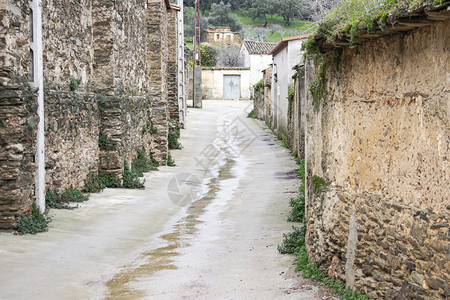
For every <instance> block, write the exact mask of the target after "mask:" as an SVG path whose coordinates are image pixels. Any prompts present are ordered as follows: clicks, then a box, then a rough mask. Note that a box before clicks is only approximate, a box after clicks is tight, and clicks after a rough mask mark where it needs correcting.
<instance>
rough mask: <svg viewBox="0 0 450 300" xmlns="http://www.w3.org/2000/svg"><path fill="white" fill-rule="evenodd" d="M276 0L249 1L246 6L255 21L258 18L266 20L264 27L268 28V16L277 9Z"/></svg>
mask: <svg viewBox="0 0 450 300" xmlns="http://www.w3.org/2000/svg"><path fill="white" fill-rule="evenodd" d="M274 4H275V1H274V0H247V1H246V2H245V4H244V6H245V8H246V10H247V12H248V14H249V15H250V17H251V18H252V20H255V19H256V18H264V21H265V23H264V27H266V26H267V15H270V14H272V13H273V10H274V9H275V5H274Z"/></svg>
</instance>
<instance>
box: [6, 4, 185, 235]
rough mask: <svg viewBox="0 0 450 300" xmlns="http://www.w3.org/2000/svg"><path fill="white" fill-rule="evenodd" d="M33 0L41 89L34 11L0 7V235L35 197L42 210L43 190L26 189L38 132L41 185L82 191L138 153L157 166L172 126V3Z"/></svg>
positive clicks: (175, 113) (31, 184)
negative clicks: (94, 175)
mask: <svg viewBox="0 0 450 300" xmlns="http://www.w3.org/2000/svg"><path fill="white" fill-rule="evenodd" d="M35 2H36V3H38V4H36V7H37V5H39V8H41V9H42V44H41V46H42V48H41V49H43V51H42V58H43V64H42V66H43V71H42V73H43V91H42V93H40V91H39V88H38V86H37V83H36V74H35V73H36V71H38V70H39V63H38V62H39V58H38V59H36V57H35V55H36V53H35V52H36V51H35V50H34V49H38V50H39V48H36V44H38V42H39V37H40V36H37V35H36V34H39V31H37V30H36V28H40V26H38V24H39V23H37V22H38V21H39V18H37V16H38V15H37V14H35V11H36V10H37V9H36V8H34V10H30V5H29V1H25V0H14V1H13V0H4V1H2V2H1V3H0V47H1V49H2V51H1V53H0V62H1V63H0V81H1V83H2V84H1V85H0V101H1V103H0V123H1V126H0V230H1V229H12V228H14V226H15V224H16V221H17V217H18V216H20V215H21V214H23V213H26V212H28V211H29V210H30V207H31V203H32V202H33V201H34V200H33V199H34V198H37V199H36V202H37V204H38V205H39V206H40V207H41V208H43V205H44V199H42V198H43V197H42V195H43V191H42V189H41V191H39V193H40V194H39V193H38V192H36V193H35V187H37V186H38V183H37V182H36V181H35V178H36V172H38V173H39V159H38V156H36V161H35V153H36V147H37V146H36V135H39V130H40V129H43V137H44V141H45V142H44V143H43V147H42V149H43V151H45V152H44V153H43V154H44V155H43V156H42V157H45V189H54V188H58V189H59V190H60V191H64V190H65V189H67V188H69V187H71V186H73V187H74V188H80V189H81V188H83V184H84V180H85V179H86V177H87V175H88V174H89V173H90V172H93V171H94V172H95V171H97V170H99V171H101V172H103V173H106V174H110V175H114V176H116V177H119V178H120V177H121V175H122V173H123V168H124V162H129V161H131V160H132V159H133V158H134V157H135V156H136V151H137V149H142V148H144V149H145V151H146V153H147V154H148V155H150V154H152V155H154V157H155V158H156V159H157V160H159V161H160V162H161V163H165V161H166V159H167V153H168V141H167V140H168V133H169V130H170V128H169V125H168V120H169V119H173V120H174V121H175V122H177V121H178V120H179V113H180V105H179V102H178V101H179V99H178V90H177V76H179V75H178V66H177V65H178V61H177V51H178V49H177V11H179V10H180V7H179V6H177V5H174V4H171V3H170V2H169V1H167V0H145V1H144V0H124V1H112V0H83V1H77V2H74V1H60V0H47V1H45V2H40V1H37V0H35V1H34V2H33V3H35ZM181 3H182V1H181ZM40 5H42V7H40ZM33 32H34V33H33ZM181 51H182V53H184V49H182V50H181ZM182 56H183V55H182ZM38 95H43V98H44V105H40V106H39V107H40V108H42V109H43V121H44V122H43V123H38V122H39V116H37V115H36V111H37V107H38V105H37V101H36V97H37V96H38ZM38 111H39V110H38ZM38 124H44V126H39V125H38ZM44 149H45V150H44ZM38 153H39V151H38ZM41 159H42V158H41ZM37 169H38V170H37ZM43 171H44V170H42V167H41V170H40V172H42V173H41V174H44V173H43ZM38 179H39V178H38ZM38 181H39V180H38Z"/></svg>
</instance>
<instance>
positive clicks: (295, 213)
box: [287, 193, 305, 222]
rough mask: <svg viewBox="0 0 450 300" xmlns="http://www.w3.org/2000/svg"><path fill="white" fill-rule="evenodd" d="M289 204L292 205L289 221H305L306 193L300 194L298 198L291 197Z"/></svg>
mask: <svg viewBox="0 0 450 300" xmlns="http://www.w3.org/2000/svg"><path fill="white" fill-rule="evenodd" d="M289 205H290V206H291V207H292V209H291V211H290V212H289V215H288V218H287V219H288V221H289V222H304V220H305V195H304V194H301V193H300V194H299V195H298V196H297V198H291V200H290V201H289Z"/></svg>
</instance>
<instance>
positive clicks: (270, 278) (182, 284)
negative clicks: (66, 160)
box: [0, 101, 327, 299]
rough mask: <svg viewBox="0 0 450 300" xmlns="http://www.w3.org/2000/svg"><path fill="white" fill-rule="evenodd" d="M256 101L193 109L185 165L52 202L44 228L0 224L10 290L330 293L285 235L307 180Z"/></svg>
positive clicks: (1, 268)
mask: <svg viewBox="0 0 450 300" xmlns="http://www.w3.org/2000/svg"><path fill="white" fill-rule="evenodd" d="M250 105H251V102H248V101H205V102H204V108H203V109H202V110H199V109H190V110H189V113H188V123H187V129H184V130H182V138H181V139H180V142H181V143H182V145H183V147H184V148H183V150H175V151H172V155H173V157H174V159H175V162H176V164H177V166H176V167H160V170H159V171H158V172H152V173H149V174H146V175H145V179H146V188H145V190H121V189H106V190H105V191H103V192H102V193H99V194H92V195H91V200H90V201H88V202H86V203H83V204H82V206H81V207H80V208H78V209H76V210H71V211H67V210H59V211H58V210H52V211H51V213H50V214H51V215H52V217H53V222H52V223H51V224H50V229H49V231H48V232H46V233H42V234H38V235H36V236H13V235H11V234H0V298H1V299H322V295H324V294H327V293H326V291H325V290H324V289H323V288H321V287H317V285H315V284H313V283H311V282H309V281H305V280H303V279H301V278H300V277H299V276H298V275H297V274H294V273H293V266H292V263H293V258H292V256H289V255H280V254H279V253H278V252H277V245H278V244H280V243H281V241H282V233H283V232H287V231H289V229H290V227H291V226H292V224H290V223H288V222H286V216H287V213H288V211H289V207H288V202H289V198H290V197H292V196H295V193H296V191H297V190H298V185H299V182H298V180H297V179H296V178H295V176H293V174H292V171H293V170H294V169H295V168H296V164H295V162H294V160H293V159H292V158H291V155H290V154H289V153H288V151H287V150H286V149H284V148H283V147H281V145H280V143H279V142H277V141H276V140H275V138H274V136H273V135H272V133H271V132H270V131H269V130H267V129H265V125H264V123H263V122H261V121H258V120H253V119H248V118H246V115H247V113H248V111H249V106H250Z"/></svg>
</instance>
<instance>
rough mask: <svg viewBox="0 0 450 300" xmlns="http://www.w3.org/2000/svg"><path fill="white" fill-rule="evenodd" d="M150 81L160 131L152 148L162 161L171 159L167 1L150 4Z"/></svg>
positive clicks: (156, 134)
mask: <svg viewBox="0 0 450 300" xmlns="http://www.w3.org/2000/svg"><path fill="white" fill-rule="evenodd" d="M147 31H148V32H149V38H148V47H147V61H148V67H147V82H148V90H149V92H150V97H151V99H152V120H153V122H154V125H155V128H156V133H155V135H154V141H153V147H152V151H153V154H154V156H155V158H156V159H157V160H158V161H159V162H160V163H165V162H166V160H167V153H168V151H169V149H168V143H167V139H168V121H167V119H168V117H169V112H168V103H167V97H168V90H167V62H168V41H167V8H166V5H165V3H164V1H161V0H149V1H148V6H147Z"/></svg>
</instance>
